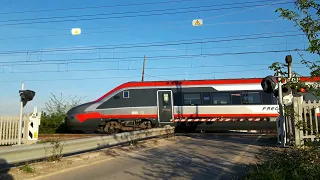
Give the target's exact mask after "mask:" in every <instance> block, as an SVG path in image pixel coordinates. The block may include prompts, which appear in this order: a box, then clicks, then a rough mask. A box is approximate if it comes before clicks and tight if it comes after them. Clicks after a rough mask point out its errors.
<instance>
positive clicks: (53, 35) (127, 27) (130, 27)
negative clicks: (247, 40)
mask: <svg viewBox="0 0 320 180" xmlns="http://www.w3.org/2000/svg"><path fill="white" fill-rule="evenodd" d="M280 20H283V19H280V18H279V19H270V20H269V19H266V20H256V21H237V22H224V23H213V24H206V25H205V27H208V26H216V25H229V24H244V23H260V22H274V21H280ZM123 27H126V29H123V30H119V29H117V30H113V31H112V30H111V31H109V30H107V31H106V30H104V31H94V32H85V33H81V34H82V35H88V34H100V33H106V32H108V33H110V32H117V33H119V32H125V31H131V30H132V29H134V28H138V27H139V26H123ZM181 27H190V25H180V26H169V27H143V30H157V29H162V28H174V29H175V28H181ZM114 28H119V27H116V26H114ZM64 30H65V29H64ZM58 36H70V34H69V33H63V34H47V35H39V36H20V37H13V38H1V39H0V40H14V39H32V38H44V37H58Z"/></svg>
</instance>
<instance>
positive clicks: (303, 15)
mask: <svg viewBox="0 0 320 180" xmlns="http://www.w3.org/2000/svg"><path fill="white" fill-rule="evenodd" d="M294 5H295V11H294V10H289V9H283V8H278V9H277V10H276V12H280V17H282V18H283V19H287V20H290V21H292V22H293V23H294V26H295V27H298V28H299V29H300V30H301V31H302V32H303V33H304V34H305V36H306V38H307V39H308V41H309V46H308V48H307V49H306V51H307V52H309V53H311V54H314V55H315V56H316V57H317V58H319V56H320V40H319V38H318V34H319V30H320V24H319V17H320V5H319V4H317V3H316V2H315V1H314V0H296V1H295V2H294ZM297 53H298V54H299V56H300V57H301V63H302V64H304V65H306V67H308V68H309V69H310V76H311V77H319V75H320V68H319V65H320V61H319V60H316V61H308V60H305V59H304V57H303V54H301V53H300V52H298V51H297ZM285 66H286V65H285V64H283V63H279V62H275V63H273V64H272V65H271V66H269V68H270V69H271V70H275V71H278V70H279V71H280V72H281V74H283V75H286V74H288V73H287V72H286V71H285V70H284V68H285ZM293 74H295V75H296V76H299V74H297V73H295V72H293ZM287 84H288V85H289V86H290V87H291V89H296V88H297V87H301V86H304V87H307V91H308V93H313V94H314V95H315V96H317V97H319V96H320V90H319V88H318V87H319V81H315V83H314V86H306V85H305V84H304V83H302V82H299V81H298V82H290V81H289V82H288V83H287ZM284 111H285V114H286V115H287V116H291V115H292V114H293V113H295V112H294V111H293V109H290V107H285V108H284ZM295 115H297V114H295ZM295 115H294V116H295ZM297 124H298V125H297V126H298V128H300V129H302V128H306V124H305V123H303V122H297ZM317 135H318V136H319V134H317Z"/></svg>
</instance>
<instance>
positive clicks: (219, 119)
mask: <svg viewBox="0 0 320 180" xmlns="http://www.w3.org/2000/svg"><path fill="white" fill-rule="evenodd" d="M266 120H267V119H266V118H204V119H172V120H171V122H235V121H236V122H241V121H254V122H258V121H266Z"/></svg>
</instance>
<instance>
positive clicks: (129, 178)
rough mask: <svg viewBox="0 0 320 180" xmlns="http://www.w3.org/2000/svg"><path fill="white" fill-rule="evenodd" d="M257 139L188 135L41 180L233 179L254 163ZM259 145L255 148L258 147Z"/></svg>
mask: <svg viewBox="0 0 320 180" xmlns="http://www.w3.org/2000/svg"><path fill="white" fill-rule="evenodd" d="M259 139H260V137H228V136H215V135H206V134H204V135H202V134H199V135H190V138H187V139H186V140H183V141H179V142H175V143H172V144H170V145H166V146H161V147H157V148H153V149H148V150H146V151H143V152H138V153H135V154H131V155H127V156H122V157H115V158H111V159H108V160H106V161H103V162H99V163H95V164H92V165H88V166H86V167H80V168H76V169H72V170H67V171H64V172H62V173H59V172H56V173H55V174H52V175H50V176H47V177H44V178H40V179H42V180H53V179H59V180H73V179H74V180H80V179H90V180H100V179H101V180H102V179H108V180H111V179H119V180H120V179H124V180H135V179H139V180H141V179H143V180H149V179H150V180H151V179H157V180H159V179H173V180H175V179H177V180H178V179H179V180H180V179H181V180H182V179H183V180H184V179H199V180H205V179H210V180H220V179H221V180H222V179H237V178H235V177H237V176H240V177H241V176H242V175H243V174H244V168H245V165H247V164H249V163H252V162H254V161H255V154H256V153H257V152H258V150H259V147H261V144H260V143H259V142H260V141H258V140H259ZM258 143H259V144H260V145H259V144H258Z"/></svg>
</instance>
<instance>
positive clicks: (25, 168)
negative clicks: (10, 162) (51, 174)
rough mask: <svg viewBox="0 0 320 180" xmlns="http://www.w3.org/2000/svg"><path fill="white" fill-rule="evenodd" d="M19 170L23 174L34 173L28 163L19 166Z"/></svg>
mask: <svg viewBox="0 0 320 180" xmlns="http://www.w3.org/2000/svg"><path fill="white" fill-rule="evenodd" d="M19 169H20V170H21V171H22V172H25V173H34V172H35V170H34V169H33V168H32V167H31V166H30V165H29V164H28V163H26V164H25V165H23V166H20V167H19Z"/></svg>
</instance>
